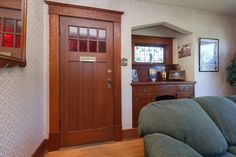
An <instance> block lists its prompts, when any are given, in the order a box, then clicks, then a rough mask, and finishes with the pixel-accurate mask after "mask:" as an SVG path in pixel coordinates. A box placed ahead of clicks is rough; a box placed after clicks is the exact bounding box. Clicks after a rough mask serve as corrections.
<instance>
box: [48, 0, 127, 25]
mask: <svg viewBox="0 0 236 157" xmlns="http://www.w3.org/2000/svg"><path fill="white" fill-rule="evenodd" d="M45 2H46V3H47V4H48V5H49V14H57V15H64V16H73V17H84V18H90V19H97V20H105V21H116V22H120V21H121V15H122V14H123V12H121V11H114V10H108V9H100V8H93V7H86V6H78V5H72V4H65V3H59V2H52V1H47V0H45ZM95 12H96V13H95ZM94 13H95V14H94Z"/></svg>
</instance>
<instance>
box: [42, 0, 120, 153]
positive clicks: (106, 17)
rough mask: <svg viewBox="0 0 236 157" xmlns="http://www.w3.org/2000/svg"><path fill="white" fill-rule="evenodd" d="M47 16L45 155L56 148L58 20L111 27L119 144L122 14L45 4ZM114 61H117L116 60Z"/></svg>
mask: <svg viewBox="0 0 236 157" xmlns="http://www.w3.org/2000/svg"><path fill="white" fill-rule="evenodd" d="M45 2H46V3H47V4H48V9H49V10H48V13H49V96H50V98H49V141H48V149H49V151H55V150H58V149H59V148H60V136H59V135H60V94H59V93H60V83H59V76H60V75H59V72H60V71H59V64H60V60H59V52H60V47H59V46H60V43H59V39H60V36H59V33H60V32H59V27H60V21H59V18H60V16H70V17H79V18H87V19H93V20H102V21H109V22H112V23H113V50H114V51H113V52H114V55H113V57H114V58H113V62H114V79H113V82H114V98H113V103H114V109H113V115H114V117H113V119H114V124H113V128H114V140H115V141H120V140H122V124H121V123H122V122H121V62H120V59H119V58H121V15H122V14H123V12H120V11H113V10H106V9H99V8H92V7H84V6H78V5H70V4H64V3H58V2H51V1H47V0H45ZM117 58H118V59H117Z"/></svg>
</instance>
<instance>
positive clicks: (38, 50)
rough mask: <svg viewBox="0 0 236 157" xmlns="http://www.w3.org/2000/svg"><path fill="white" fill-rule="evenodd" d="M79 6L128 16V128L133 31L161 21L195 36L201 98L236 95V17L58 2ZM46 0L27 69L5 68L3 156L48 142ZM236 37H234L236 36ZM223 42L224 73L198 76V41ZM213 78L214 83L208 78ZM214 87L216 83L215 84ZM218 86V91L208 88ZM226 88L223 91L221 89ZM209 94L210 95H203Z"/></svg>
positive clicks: (0, 103) (31, 12) (35, 5)
mask: <svg viewBox="0 0 236 157" xmlns="http://www.w3.org/2000/svg"><path fill="white" fill-rule="evenodd" d="M57 1H61V2H66V3H73V4H78V5H85V6H92V7H100V8H106V9H115V10H120V11H124V12H125V13H124V15H123V16H122V41H121V42H122V48H121V50H122V57H125V58H128V61H129V62H128V63H129V64H128V66H126V67H122V125H123V129H128V128H131V126H132V92H131V91H132V90H131V86H130V83H131V44H130V43H131V28H132V27H134V26H139V25H146V24H152V23H158V22H163V21H164V22H168V23H170V24H172V25H176V26H178V27H181V28H183V29H185V30H188V31H190V32H193V38H194V39H193V40H194V41H193V47H194V50H193V55H194V56H195V64H191V65H189V66H190V67H191V68H192V69H193V71H195V80H196V81H197V82H198V83H197V86H196V94H197V95H209V93H210V94H212V95H223V94H229V93H233V92H234V91H232V90H231V88H230V87H229V86H228V84H227V83H226V80H225V71H224V68H225V67H226V65H227V62H229V60H230V57H232V54H233V52H235V49H236V47H235V46H234V45H235V44H233V42H231V41H235V40H236V32H235V31H234V32H233V31H232V30H233V29H234V28H235V26H236V22H235V25H234V26H232V25H231V22H232V21H233V18H229V17H225V16H221V15H217V14H215V13H211V12H204V11H197V10H192V9H183V8H178V7H169V6H163V5H158V4H156V3H149V2H140V1H137V0H130V1H126V0H119V1H111V0H99V1H97V0H90V1H87V0H67V1H65V0H57ZM43 3H44V2H43V0H28V21H27V63H28V64H27V67H26V68H18V67H16V68H10V69H6V68H3V69H0V82H1V83H0V93H1V94H0V156H1V157H29V156H30V155H31V154H32V152H33V151H34V150H35V149H36V148H37V147H38V145H39V144H40V143H41V142H42V140H43V139H44V138H47V137H48V126H49V123H48V110H49V109H48V108H49V106H48V99H49V95H48V88H49V86H48V82H49V79H48V78H49V75H48V68H49V64H48V49H49V47H48V36H49V35H48V29H49V27H48V14H47V6H45V5H44V4H43ZM232 32H233V33H234V34H233V33H232ZM199 37H212V38H213V37H214V38H219V39H220V43H221V46H220V52H221V54H220V57H221V65H222V66H221V67H220V68H221V69H220V72H219V73H208V74H206V73H198V72H197V71H198V70H197V69H198V66H197V64H196V63H197V59H198V58H197V56H198V49H197V44H198V43H197V39H198V38H199ZM207 78H211V80H209V79H207ZM212 82H214V83H212ZM210 83H212V86H208V84H210ZM218 89H221V90H218ZM203 91H204V92H203Z"/></svg>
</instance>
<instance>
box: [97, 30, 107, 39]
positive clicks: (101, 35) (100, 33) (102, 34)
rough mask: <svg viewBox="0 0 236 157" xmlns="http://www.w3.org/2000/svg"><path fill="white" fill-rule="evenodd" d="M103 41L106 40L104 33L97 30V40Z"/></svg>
mask: <svg viewBox="0 0 236 157" xmlns="http://www.w3.org/2000/svg"><path fill="white" fill-rule="evenodd" d="M105 39H106V31H105V30H99V40H105Z"/></svg>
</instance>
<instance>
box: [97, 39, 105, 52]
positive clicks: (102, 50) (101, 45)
mask: <svg viewBox="0 0 236 157" xmlns="http://www.w3.org/2000/svg"><path fill="white" fill-rule="evenodd" d="M99 52H106V41H99Z"/></svg>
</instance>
